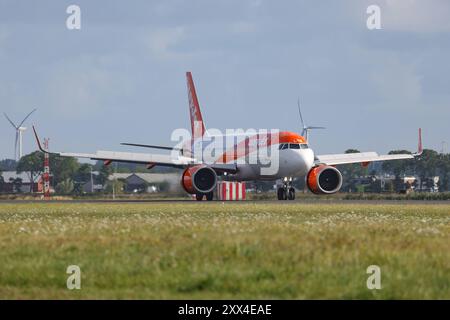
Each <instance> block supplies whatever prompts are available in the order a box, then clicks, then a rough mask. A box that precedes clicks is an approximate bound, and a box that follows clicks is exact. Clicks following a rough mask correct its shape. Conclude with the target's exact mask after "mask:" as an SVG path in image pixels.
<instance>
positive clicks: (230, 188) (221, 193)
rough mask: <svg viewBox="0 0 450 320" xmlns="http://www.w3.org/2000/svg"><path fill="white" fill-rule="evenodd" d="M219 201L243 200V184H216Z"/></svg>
mask: <svg viewBox="0 0 450 320" xmlns="http://www.w3.org/2000/svg"><path fill="white" fill-rule="evenodd" d="M217 197H218V199H219V200H245V197H246V194H245V182H234V181H221V182H219V183H218V184H217Z"/></svg>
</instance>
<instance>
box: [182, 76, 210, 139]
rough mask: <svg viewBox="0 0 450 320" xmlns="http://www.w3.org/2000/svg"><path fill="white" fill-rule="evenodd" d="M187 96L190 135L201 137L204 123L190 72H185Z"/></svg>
mask: <svg viewBox="0 0 450 320" xmlns="http://www.w3.org/2000/svg"><path fill="white" fill-rule="evenodd" d="M186 78H187V87H188V98H189V114H190V116H191V130H192V137H202V136H203V135H204V134H205V132H206V130H205V123H204V122H203V117H202V113H201V111H200V105H199V103H198V98H197V93H196V92H195V86H194V80H193V79H192V74H191V73H190V72H186Z"/></svg>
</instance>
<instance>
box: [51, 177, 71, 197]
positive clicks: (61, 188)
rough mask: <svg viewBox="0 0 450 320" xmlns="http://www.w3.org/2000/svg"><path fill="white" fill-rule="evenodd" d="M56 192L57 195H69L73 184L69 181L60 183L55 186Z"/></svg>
mask: <svg viewBox="0 0 450 320" xmlns="http://www.w3.org/2000/svg"><path fill="white" fill-rule="evenodd" d="M55 190H56V192H57V193H59V194H70V193H72V191H73V190H74V184H73V181H72V180H71V179H66V180H64V181H61V182H60V183H58V184H57V185H56V188H55Z"/></svg>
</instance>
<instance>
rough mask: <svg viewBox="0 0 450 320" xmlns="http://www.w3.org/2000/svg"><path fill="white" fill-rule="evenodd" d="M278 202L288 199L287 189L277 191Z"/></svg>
mask: <svg viewBox="0 0 450 320" xmlns="http://www.w3.org/2000/svg"><path fill="white" fill-rule="evenodd" d="M277 197H278V200H286V199H287V191H286V189H285V188H278V190H277Z"/></svg>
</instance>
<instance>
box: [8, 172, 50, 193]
mask: <svg viewBox="0 0 450 320" xmlns="http://www.w3.org/2000/svg"><path fill="white" fill-rule="evenodd" d="M0 176H1V177H2V178H3V183H1V184H0V192H3V193H27V192H30V190H32V192H43V190H44V181H43V178H42V175H40V176H38V177H37V178H35V181H34V182H33V183H32V182H31V178H30V173H29V172H22V173H20V174H19V173H17V172H15V171H5V172H2V173H1V174H0Z"/></svg>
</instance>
